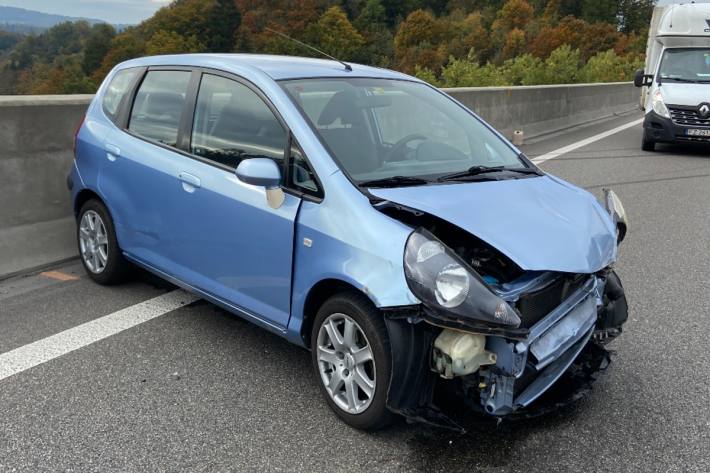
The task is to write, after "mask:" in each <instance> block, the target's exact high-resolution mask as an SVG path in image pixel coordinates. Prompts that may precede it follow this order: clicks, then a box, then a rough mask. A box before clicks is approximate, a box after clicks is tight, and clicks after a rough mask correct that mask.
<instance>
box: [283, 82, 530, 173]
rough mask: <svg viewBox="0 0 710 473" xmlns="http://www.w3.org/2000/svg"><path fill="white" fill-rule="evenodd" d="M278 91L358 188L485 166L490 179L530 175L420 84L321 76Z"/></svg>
mask: <svg viewBox="0 0 710 473" xmlns="http://www.w3.org/2000/svg"><path fill="white" fill-rule="evenodd" d="M281 85H282V87H283V88H284V89H285V90H286V92H287V93H288V94H289V95H290V97H291V99H292V100H293V101H294V102H295V103H296V104H297V105H298V106H299V107H300V109H301V110H302V112H303V115H304V116H305V117H306V118H307V119H308V121H310V124H311V127H312V128H313V129H314V130H315V132H316V133H317V134H318V135H319V137H320V138H321V140H322V141H323V143H324V144H325V145H326V146H327V148H329V150H330V152H331V154H332V155H333V157H334V158H335V160H336V161H337V162H338V163H339V165H340V166H341V168H342V169H343V170H344V171H345V172H346V173H347V174H348V175H349V176H350V178H351V179H353V180H354V181H356V182H357V183H360V184H362V185H366V184H365V183H366V182H375V181H382V182H392V183H394V182H395V181H396V184H393V185H415V184H418V183H426V182H428V181H432V180H435V179H437V178H442V177H444V176H450V177H454V176H455V177H457V178H462V177H465V176H469V175H470V176H473V175H476V176H478V177H479V178H481V177H482V176H481V175H483V174H486V175H487V174H488V172H489V168H490V172H491V173H492V172H496V177H495V178H496V179H502V178H505V176H506V175H507V174H510V173H512V172H518V173H519V172H520V170H521V169H522V170H523V171H525V170H527V171H530V169H528V168H527V167H526V165H525V164H524V163H523V161H522V160H521V159H520V158H519V156H518V153H517V152H516V151H515V150H514V149H513V148H512V147H511V146H510V145H508V144H507V143H506V142H505V141H504V140H502V139H501V138H500V137H499V136H498V135H496V134H495V133H494V132H492V131H491V130H490V129H489V128H488V127H487V126H486V125H484V124H483V123H482V122H481V121H480V120H478V119H476V118H475V117H474V116H473V115H471V114H470V113H468V112H467V111H466V110H465V109H463V108H462V107H461V106H459V105H458V104H457V103H456V102H454V101H453V100H451V99H450V98H448V97H447V96H445V95H443V94H441V93H439V92H437V91H436V90H434V89H432V88H431V87H429V86H427V85H425V84H422V83H417V82H409V81H403V80H390V79H368V78H353V79H332V78H328V79H297V80H289V81H282V82H281ZM471 169H474V172H469V170H471ZM516 170H517V171H516ZM458 174H462V175H463V176H458ZM516 177H518V176H516Z"/></svg>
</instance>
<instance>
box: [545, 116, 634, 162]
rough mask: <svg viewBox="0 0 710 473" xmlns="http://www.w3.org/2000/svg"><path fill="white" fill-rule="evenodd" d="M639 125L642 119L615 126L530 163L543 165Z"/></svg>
mask: <svg viewBox="0 0 710 473" xmlns="http://www.w3.org/2000/svg"><path fill="white" fill-rule="evenodd" d="M641 123H643V118H639V119H638V120H634V121H632V122H630V123H625V124H623V125H621V126H617V127H616V128H612V129H611V130H607V131H605V132H603V133H599V134H598V135H594V136H590V137H589V138H585V139H583V140H582V141H577V142H576V143H572V144H571V145H567V146H564V147H562V148H560V149H556V150H554V151H550V152H549V153H546V154H543V155H541V156H538V157H537V158H534V159H533V160H532V162H533V163H535V164H540V163H544V162H545V161H549V160H551V159H555V158H557V157H559V156H562V155H563V154H566V153H569V152H571V151H574V150H576V149H578V148H581V147H583V146H587V145H589V144H592V143H594V142H595V141H599V140H603V139H604V138H606V137H609V136H611V135H614V134H616V133H619V132H620V131H624V130H626V129H627V128H631V127H632V126H636V125H639V124H641ZM639 146H640V145H639Z"/></svg>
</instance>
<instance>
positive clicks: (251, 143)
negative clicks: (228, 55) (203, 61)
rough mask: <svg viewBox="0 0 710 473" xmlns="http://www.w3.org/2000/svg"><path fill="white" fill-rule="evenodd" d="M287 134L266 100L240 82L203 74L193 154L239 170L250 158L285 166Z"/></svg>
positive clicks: (193, 137) (194, 129) (194, 130)
mask: <svg viewBox="0 0 710 473" xmlns="http://www.w3.org/2000/svg"><path fill="white" fill-rule="evenodd" d="M286 138H287V134H286V131H285V130H284V128H283V127H282V126H281V123H280V122H279V121H278V119H277V118H276V116H274V114H273V113H272V112H271V110H270V109H269V107H268V106H267V105H266V103H264V101H263V100H262V99H261V98H260V97H259V96H258V95H257V94H256V93H255V92H254V91H253V90H251V89H250V88H249V87H247V86H246V85H244V84H241V83H239V82H237V81H234V80H231V79H227V78H224V77H220V76H215V75H212V74H204V75H203V76H202V81H201V83H200V91H199V93H198V96H197V105H196V108H195V121H194V125H193V129H192V144H191V151H192V154H194V155H196V156H200V157H202V158H205V159H208V160H210V161H214V162H216V163H219V164H222V165H224V166H227V167H229V168H231V169H236V167H237V166H238V165H239V162H240V161H241V160H243V159H249V158H257V157H262V158H264V157H265V158H270V159H273V160H275V161H277V162H278V163H279V164H280V165H281V164H282V163H283V157H284V149H285V147H286Z"/></svg>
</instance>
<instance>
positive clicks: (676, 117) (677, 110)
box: [668, 106, 710, 141]
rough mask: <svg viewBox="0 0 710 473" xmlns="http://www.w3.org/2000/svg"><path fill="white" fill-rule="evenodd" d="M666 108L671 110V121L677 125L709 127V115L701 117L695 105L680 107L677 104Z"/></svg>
mask: <svg viewBox="0 0 710 473" xmlns="http://www.w3.org/2000/svg"><path fill="white" fill-rule="evenodd" d="M668 110H669V111H670V112H671V119H672V120H673V123H675V124H677V125H684V126H707V127H710V117H707V118H701V117H700V115H699V114H698V109H697V108H695V107H687V108H681V107H679V106H673V107H668ZM700 141H704V140H700Z"/></svg>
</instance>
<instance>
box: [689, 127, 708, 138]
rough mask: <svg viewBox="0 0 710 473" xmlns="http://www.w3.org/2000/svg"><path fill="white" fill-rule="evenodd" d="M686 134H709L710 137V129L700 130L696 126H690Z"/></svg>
mask: <svg viewBox="0 0 710 473" xmlns="http://www.w3.org/2000/svg"><path fill="white" fill-rule="evenodd" d="M685 134H686V135H688V136H707V137H708V138H710V130H698V129H695V128H689V129H687V130H685Z"/></svg>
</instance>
